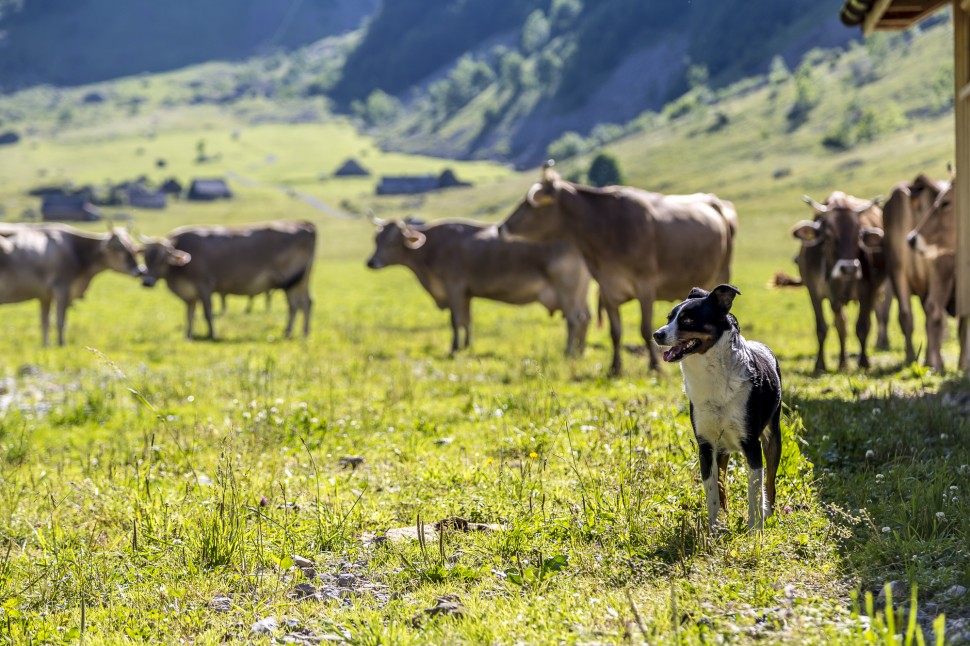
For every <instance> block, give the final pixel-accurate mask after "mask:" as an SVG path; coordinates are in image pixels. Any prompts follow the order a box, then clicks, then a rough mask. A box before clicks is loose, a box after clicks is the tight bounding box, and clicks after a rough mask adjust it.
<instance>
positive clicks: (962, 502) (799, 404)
mask: <svg viewBox="0 0 970 646" xmlns="http://www.w3.org/2000/svg"><path fill="white" fill-rule="evenodd" d="M891 374H893V372H892V370H891V369H890V368H888V367H885V368H880V369H879V370H878V371H870V373H869V375H870V376H872V375H876V376H883V375H891ZM896 374H897V375H898V373H896ZM850 378H851V376H850ZM883 384H884V386H885V387H884V388H882V387H878V388H869V389H867V390H866V391H864V392H853V391H852V389H851V381H850V388H849V389H848V390H847V391H846V392H834V390H833V389H832V388H827V389H824V390H822V391H820V392H818V393H809V392H796V393H795V394H793V395H790V396H789V401H788V402H787V403H788V404H789V405H790V406H792V407H793V408H795V409H797V411H798V413H799V414H800V415H801V418H802V422H803V423H804V426H805V431H804V433H803V440H804V444H803V446H802V447H801V449H802V453H803V454H805V456H806V457H807V458H808V459H809V460H810V461H811V462H812V463H813V465H814V467H813V468H814V475H815V482H816V483H817V484H816V489H817V495H818V496H819V501H820V502H821V503H822V504H823V505H825V508H826V509H827V510H828V513H829V516H830V522H831V523H832V524H833V526H834V529H833V531H835V533H836V535H837V536H838V537H839V539H838V540H839V542H840V546H841V551H842V554H843V557H844V566H845V569H846V571H845V575H846V576H848V577H849V578H850V579H851V580H854V581H856V582H858V584H859V585H860V586H861V588H862V590H863V591H865V590H870V591H873V593H874V594H878V592H879V590H880V589H881V588H882V586H883V584H884V583H885V582H887V581H894V580H898V581H903V582H904V584H905V589H908V588H909V586H910V585H911V584H916V585H917V586H918V589H919V594H920V598H921V600H922V601H924V602H927V601H929V602H931V603H934V604H937V605H936V607H938V608H939V610H941V611H946V612H947V613H948V615H949V616H953V614H954V613H955V614H956V615H970V608H968V607H967V603H966V602H967V599H966V598H965V597H963V598H961V599H955V598H950V597H949V596H948V594H947V590H949V589H951V587H952V586H954V585H962V586H968V585H970V555H968V554H967V546H968V545H970V504H968V502H970V501H967V500H966V498H967V496H968V494H970V466H968V465H970V383H968V381H967V379H966V377H965V376H963V375H960V376H954V377H952V378H951V379H949V380H948V381H946V382H944V383H943V385H942V386H941V387H940V389H939V391H938V392H926V391H918V392H916V393H914V394H912V395H900V394H898V392H899V391H900V390H901V389H900V388H897V387H896V385H895V384H893V382H892V380H889V379H887V380H886V381H884V382H883Z"/></svg>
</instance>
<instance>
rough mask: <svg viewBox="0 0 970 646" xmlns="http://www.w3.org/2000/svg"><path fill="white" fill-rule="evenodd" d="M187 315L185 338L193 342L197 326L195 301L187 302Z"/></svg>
mask: <svg viewBox="0 0 970 646" xmlns="http://www.w3.org/2000/svg"><path fill="white" fill-rule="evenodd" d="M185 315H186V325H185V338H186V339H189V340H190V341H191V340H192V328H193V326H194V325H195V299H193V300H190V301H185Z"/></svg>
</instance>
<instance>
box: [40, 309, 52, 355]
mask: <svg viewBox="0 0 970 646" xmlns="http://www.w3.org/2000/svg"><path fill="white" fill-rule="evenodd" d="M50 331H51V299H50V298H41V299H40V338H41V343H42V344H43V345H44V347H45V348H46V347H47V344H48V343H49V342H50Z"/></svg>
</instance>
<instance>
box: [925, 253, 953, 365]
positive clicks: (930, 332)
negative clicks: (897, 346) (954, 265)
mask: <svg viewBox="0 0 970 646" xmlns="http://www.w3.org/2000/svg"><path fill="white" fill-rule="evenodd" d="M929 282H930V284H929V289H928V291H927V294H926V299H925V300H924V301H923V310H924V311H925V312H926V365H927V366H928V367H929V368H930V369H931V370H933V371H934V372H938V373H940V374H943V371H944V367H943V355H942V353H941V348H942V346H943V336H944V332H945V331H946V311H945V308H944V303H946V301H947V297H948V296H949V294H948V293H947V292H945V291H944V289H943V285H942V284H941V281H940V280H939V278H938V275H937V273H936V272H935V271H931V272H930V281H929Z"/></svg>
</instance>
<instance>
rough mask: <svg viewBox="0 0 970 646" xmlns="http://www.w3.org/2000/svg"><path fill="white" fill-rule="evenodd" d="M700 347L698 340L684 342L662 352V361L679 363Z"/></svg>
mask: <svg viewBox="0 0 970 646" xmlns="http://www.w3.org/2000/svg"><path fill="white" fill-rule="evenodd" d="M700 346H701V340H700V339H687V340H686V341H682V342H680V343H677V344H676V345H673V346H671V347H670V348H668V349H667V350H665V351H664V361H666V362H668V363H674V362H675V361H680V360H681V359H683V358H684V357H686V356H687V355H688V354H690V353H691V352H693V351H694V350H696V349H697V348H699V347H700Z"/></svg>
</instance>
